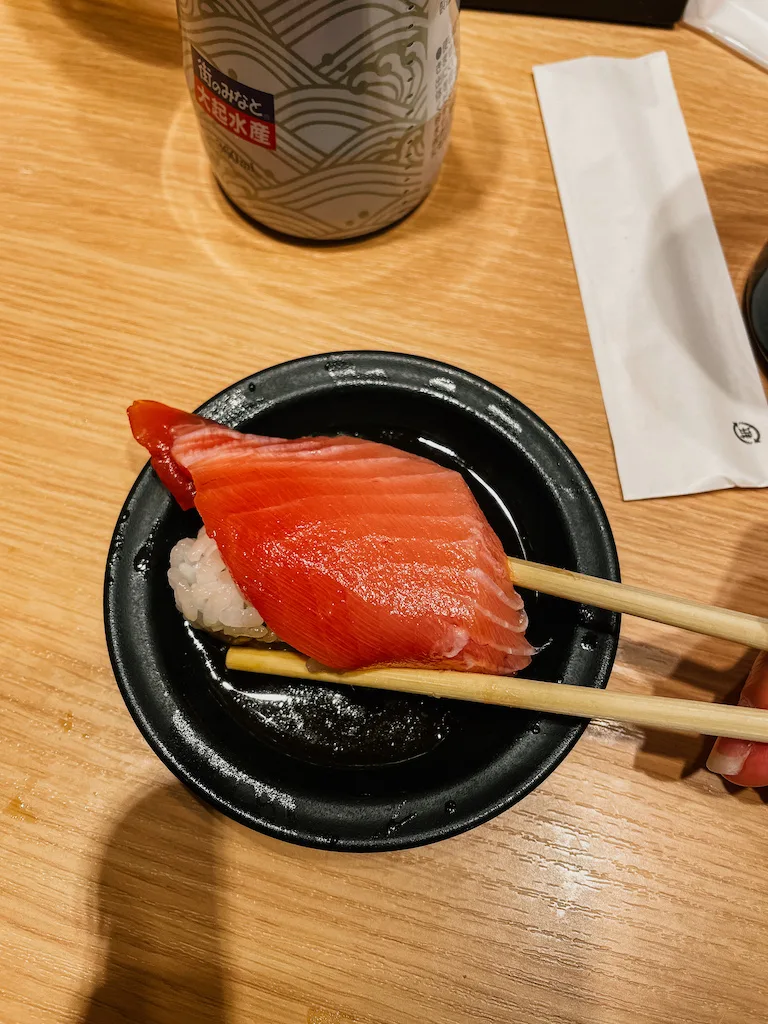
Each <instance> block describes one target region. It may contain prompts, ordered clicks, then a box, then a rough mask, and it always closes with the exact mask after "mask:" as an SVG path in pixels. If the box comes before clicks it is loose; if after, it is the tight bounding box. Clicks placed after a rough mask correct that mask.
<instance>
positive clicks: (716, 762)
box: [707, 743, 752, 775]
mask: <svg viewBox="0 0 768 1024" xmlns="http://www.w3.org/2000/svg"><path fill="white" fill-rule="evenodd" d="M751 749H752V744H751V743H745V744H744V745H743V749H742V750H734V751H733V752H731V751H728V752H727V753H726V752H724V751H722V750H719V749H718V744H717V743H716V744H715V745H714V747H713V748H712V753H711V754H710V755H709V757H708V758H707V768H709V770H710V771H711V772H714V773H715V775H738V774H739V772H740V771H741V769H742V768H743V767H744V762H745V761H746V760H747V758H748V757H749V752H750V750H751Z"/></svg>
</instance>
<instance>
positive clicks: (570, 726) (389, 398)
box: [104, 352, 619, 851]
mask: <svg viewBox="0 0 768 1024" xmlns="http://www.w3.org/2000/svg"><path fill="white" fill-rule="evenodd" d="M147 397H153V396H147ZM198 412H200V413H202V414H203V415H205V416H209V417H210V418H212V419H214V420H217V421H219V422H221V423H224V424H226V425H228V426H232V427H237V428H239V429H241V430H246V431H254V432H258V433H263V434H272V435H275V436H283V437H298V436H301V435H306V434H338V433H354V434H358V435H360V436H364V437H368V438H371V439H373V440H381V441H386V442H388V443H390V444H393V445H396V446H398V447H401V448H405V449H407V450H409V451H413V452H418V453H420V454H423V455H426V456H428V457H430V458H432V459H434V460H435V461H437V462H440V463H442V464H444V465H446V466H450V467H452V468H454V469H457V470H458V471H459V472H461V473H462V474H463V475H464V477H465V479H466V480H467V482H468V484H469V486H470V487H471V488H472V490H473V492H474V493H475V495H476V496H477V498H478V501H479V502H480V505H481V506H482V508H483V510H484V512H485V513H486V515H487V516H488V519H489V521H490V523H491V525H492V526H493V527H494V529H495V530H496V531H497V533H498V534H499V536H500V538H501V540H502V542H503V544H504V547H505V549H506V550H507V552H508V553H509V554H516V555H522V556H524V557H526V558H531V559H534V560H535V561H540V562H546V563H549V564H553V565H558V566H563V567H566V568H570V569H575V570H578V571H580V572H586V573H590V574H592V575H595V576H602V577H605V578H607V579H613V580H617V579H618V578H619V569H618V561H617V557H616V550H615V547H614V543H613V539H612V536H611V531H610V527H609V525H608V522H607V520H606V517H605V513H604V512H603V509H602V507H601V505H600V502H599V500H598V498H597V496H596V494H595V492H594V490H593V488H592V486H591V484H590V483H589V481H588V479H587V477H586V476H585V474H584V472H583V470H582V469H581V467H580V466H579V464H578V463H577V462H576V460H575V458H574V457H573V455H572V454H571V453H570V451H569V450H568V449H567V448H566V447H565V445H563V443H562V442H561V441H560V440H559V439H558V438H557V437H556V436H555V434H553V433H552V431H551V430H550V429H549V428H548V427H547V426H546V425H545V424H544V423H543V422H542V421H541V420H540V419H539V418H538V417H537V416H535V415H534V414H533V413H532V412H531V411H530V410H529V409H527V408H526V407H525V406H523V405H521V404H520V403H519V402H517V401H516V400H515V399H514V398H512V397H510V396H509V395H508V394H506V393H505V392H503V391H501V390H499V389H498V388H495V387H493V386H492V385H490V384H488V383H486V382H485V381H483V380H480V379H479V378H477V377H474V376H472V375H471V374H468V373H465V372H464V371H462V370H458V369H456V368H455V367H452V366H448V365H447V364H444V363H439V362H434V361H432V360H428V359H422V358H418V357H415V356H406V355H397V354H393V353H385V352H341V353H334V354H329V355H318V356H310V357H308V358H306V359H299V360H295V361H292V362H288V363H283V364H281V365H279V366H274V367H271V368H269V369H267V370H264V371H262V372H260V373H257V374H254V375H253V376H252V377H249V378H247V379H245V380H243V381H240V382H239V383H237V384H234V385H233V386H232V387H230V388H227V389H226V391H223V392H222V393H221V394H219V395H217V396H216V397H215V398H212V399H211V400H210V401H209V402H206V404H205V405H204V406H202V407H201V408H200V409H199V410H198ZM126 429H127V424H126ZM199 525H200V521H199V518H198V517H197V513H196V512H194V511H192V512H186V513H185V512H182V511H181V510H180V509H179V508H178V506H177V505H176V503H175V502H174V501H173V499H172V498H171V496H170V495H169V493H168V492H167V491H166V490H165V488H164V487H163V486H162V484H160V482H159V481H158V480H157V478H156V476H155V474H154V473H153V471H152V470H151V469H150V468H149V467H146V468H145V469H144V470H143V471H142V473H141V474H140V476H139V478H138V479H137V481H136V483H135V485H134V487H133V489H132V490H131V493H130V495H129V496H128V499H127V500H126V503H125V506H124V507H123V510H122V512H121V514H120V518H119V520H118V523H117V526H116V528H115V533H114V536H113V538H112V544H111V547H110V551H109V557H108V562H107V572H106V581H105V592H104V602H105V621H106V633H107V644H108V647H109V653H110V657H111V659H112V665H113V667H114V670H115V675H116V677H117V682H118V685H119V687H120V690H121V692H122V694H123V697H124V699H125V702H126V704H127V706H128V708H129V710H130V712H131V714H132V715H133V717H134V719H135V721H136V724H137V725H138V727H139V729H140V730H141V732H142V733H143V735H144V737H145V738H146V740H147V742H148V743H149V744H150V746H151V747H152V749H153V750H154V751H155V752H156V753H157V754H158V756H159V757H160V758H161V759H162V760H163V761H164V762H165V764H166V765H167V766H168V767H169V768H170V769H171V771H173V772H174V773H175V774H176V775H177V776H178V777H179V778H180V779H181V780H182V781H183V782H185V783H186V784H187V785H188V786H190V787H191V788H192V789H193V790H195V791H196V792H197V793H198V794H199V795H200V796H202V797H203V798H204V799H205V800H207V801H209V802H210V803H212V804H213V805H214V806H216V807H218V808H219V809H220V810H222V811H223V812H224V813H225V814H228V815H230V816H231V817H233V818H235V819H237V820H238V821H241V822H243V823H244V824H246V825H249V826H250V827H252V828H255V829H258V830H259V831H261V832H264V833H267V834H269V835H272V836H275V837H277V838H280V839H285V840H288V841H291V842H296V843H301V844H304V845H308V846H317V847H325V848H329V847H330V848H334V849H338V850H351V851H378V850H391V849H399V848H405V847H411V846H417V845H419V844H421V843H428V842H433V841H435V840H438V839H444V838H446V837H448V836H451V835H455V834H457V833H459V832H462V831H464V830H465V829H468V828H471V827H473V826H474V825H477V824H479V823H480V822H483V821H486V820H487V819H488V818H491V817H493V816H494V815H496V814H498V813H499V812H501V811H503V810H505V809H506V808H508V807H510V806H511V805H512V804H514V803H515V802H516V801H517V800H519V799H520V798H521V797H523V796H525V795H526V794H527V793H529V792H530V791H531V790H532V789H533V788H534V787H535V786H537V785H538V784H539V783H540V782H541V781H542V780H543V779H544V778H546V776H547V775H548V774H549V773H550V772H551V771H552V770H553V769H554V768H555V767H556V765H557V764H558V763H559V762H560V761H561V760H562V759H563V757H565V755H566V754H567V753H568V751H569V750H570V749H571V747H572V746H573V745H574V743H575V742H576V741H577V740H578V738H579V736H580V735H581V733H582V731H583V729H584V726H585V723H584V722H583V721H580V720H576V719H572V718H562V717H557V716H549V715H539V714H533V713H528V712H516V711H511V710H506V709H502V708H495V707H485V706H482V705H473V704H466V703H456V702H450V701H435V700H430V699H428V698H416V697H407V696H406V695H401V694H390V693H383V692H379V693H376V692H372V691H362V690H351V691H350V690H349V688H345V687H339V688H334V687H325V686H322V687H320V686H319V684H312V685H311V686H309V685H303V684H300V683H292V682H290V681H288V680H284V679H278V678H275V677H264V676H255V675H246V674H244V673H231V672H227V670H226V669H225V668H224V648H223V646H222V645H221V644H219V643H218V642H217V641H215V640H212V639H209V638H207V637H205V636H202V635H200V634H198V633H196V632H194V631H192V630H191V629H190V628H189V627H188V626H186V624H185V623H184V622H183V620H182V617H181V615H180V614H179V612H178V611H177V610H176V608H175V605H174V601H173V595H172V593H171V590H170V588H169V586H168V583H167V580H166V570H167V567H168V558H169V553H170V550H171V548H172V546H173V545H174V544H175V543H176V541H178V540H179V539H180V538H182V537H184V536H189V535H192V534H194V533H195V532H196V531H197V529H198V528H199ZM523 596H524V597H525V599H526V607H527V608H528V612H529V615H530V620H531V625H530V629H529V634H528V635H529V637H530V639H531V640H532V642H533V643H535V644H537V645H542V646H543V649H542V651H541V653H540V654H538V655H537V657H536V658H535V659H534V662H533V664H532V666H531V667H530V669H529V670H528V672H527V673H525V674H527V675H531V676H534V677H535V678H540V679H549V680H567V681H568V682H569V683H574V684H577V685H580V686H593V687H604V686H605V685H606V683H607V681H608V676H609V674H610V671H611V666H612V664H613V659H614V656H615V653H616V646H617V643H618V632H619V620H618V616H616V615H612V614H610V613H607V612H598V611H595V610H594V609H588V608H585V607H583V606H579V605H576V604H573V603H569V602H565V601H560V600H557V599H555V598H550V597H546V596H544V595H539V594H530V593H524V595H523Z"/></svg>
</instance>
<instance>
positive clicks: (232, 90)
mask: <svg viewBox="0 0 768 1024" xmlns="http://www.w3.org/2000/svg"><path fill="white" fill-rule="evenodd" d="M191 50H192V66H193V68H194V73H195V100H196V102H197V105H198V106H199V107H200V108H201V110H204V111H205V113H206V114H208V115H209V117H211V118H213V120H214V121H217V122H218V123H219V124H220V125H221V127H222V128H225V129H226V130H227V131H228V132H231V134H232V135H236V136H237V137H238V138H239V139H243V141H245V142H250V143H253V144H254V145H256V146H262V147H263V148H264V149H275V146H276V140H275V98H274V96H272V95H271V94H270V93H268V92H261V91H260V90H259V89H251V88H250V86H247V85H243V84H242V82H238V81H237V80H236V79H234V78H230V77H229V75H225V74H224V73H223V72H221V71H219V70H218V68H215V67H214V66H213V64H211V63H210V62H209V61H207V60H206V59H205V57H203V55H202V54H201V53H198V51H197V50H196V49H195V48H194V46H193V47H191Z"/></svg>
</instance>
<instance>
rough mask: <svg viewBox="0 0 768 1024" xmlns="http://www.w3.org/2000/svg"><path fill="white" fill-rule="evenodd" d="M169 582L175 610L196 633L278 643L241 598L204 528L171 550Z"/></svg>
mask: <svg viewBox="0 0 768 1024" xmlns="http://www.w3.org/2000/svg"><path fill="white" fill-rule="evenodd" d="M168 582H169V583H170V585H171V589H172V590H173V595H174V597H175V599H176V607H177V608H178V609H179V611H180V612H181V614H182V615H183V616H184V618H185V619H187V621H188V622H189V623H190V625H192V626H194V627H196V628H197V629H205V630H206V631H207V632H209V633H213V634H214V635H216V636H220V637H226V638H227V639H228V640H230V641H232V640H235V641H240V642H247V641H250V640H260V641H262V642H264V643H274V642H275V641H276V640H277V639H278V638H277V637H276V636H275V634H274V633H273V632H272V630H271V629H270V628H269V626H267V625H266V623H265V622H264V619H263V618H262V617H261V615H259V613H258V611H257V610H256V609H255V608H254V607H253V605H252V604H251V603H250V602H249V601H247V600H246V599H245V598H244V597H243V595H242V593H241V591H240V589H239V587H238V586H237V584H236V583H235V581H234V580H233V579H232V576H231V575H230V572H229V569H227V567H226V565H225V564H224V560H223V559H222V557H221V553H220V551H219V549H218V546H217V544H216V541H215V540H213V538H212V537H209V536H208V534H207V533H206V532H205V527H202V529H201V530H200V532H199V533H198V535H197V537H185V538H184V540H180V541H179V542H178V544H176V545H175V546H174V547H173V549H172V550H171V564H170V568H169V569H168Z"/></svg>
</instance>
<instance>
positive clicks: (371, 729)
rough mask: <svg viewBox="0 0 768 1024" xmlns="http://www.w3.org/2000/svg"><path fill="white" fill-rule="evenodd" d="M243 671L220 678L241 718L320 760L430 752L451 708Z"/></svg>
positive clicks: (345, 762)
mask: <svg viewBox="0 0 768 1024" xmlns="http://www.w3.org/2000/svg"><path fill="white" fill-rule="evenodd" d="M241 675H242V674H240V673H232V674H231V676H230V678H222V679H219V680H217V684H216V695H217V697H218V698H219V700H221V701H222V703H223V704H224V705H225V706H226V708H227V709H228V710H229V712H230V714H231V715H232V717H233V718H235V719H237V721H238V722H240V724H241V725H243V726H245V728H247V729H248V730H249V731H250V732H251V733H253V735H254V736H255V737H257V738H258V739H261V740H263V741H265V742H266V743H268V744H269V745H270V746H272V747H275V748H277V749H279V750H281V751H282V752H283V753H286V754H290V755H292V756H293V757H297V758H299V759H301V760H303V761H309V762H310V763H312V764H318V765H327V766H332V767H336V768H355V767H373V766H377V765H385V764H397V763H399V762H402V761H410V760H412V759H413V758H415V757H420V756H421V755H422V754H427V753H429V751H430V750H434V748H435V747H436V746H437V745H438V744H439V743H440V742H441V741H442V740H443V738H444V737H445V736H446V735H447V733H448V730H449V729H450V719H451V714H450V712H449V711H448V709H447V706H446V707H440V705H439V702H438V701H436V700H434V699H432V698H429V697H407V696H404V695H403V694H399V693H371V692H370V691H368V690H363V689H358V688H356V687H336V686H328V685H326V684H324V683H303V682H301V681H300V680H291V681H288V680H285V679H276V678H270V677H265V676H253V677H251V678H249V679H246V680H245V681H244V682H241V679H240V678H238V677H240V676H241Z"/></svg>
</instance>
